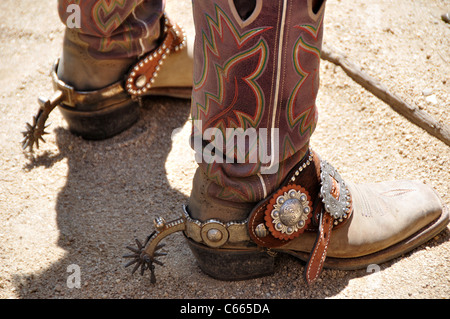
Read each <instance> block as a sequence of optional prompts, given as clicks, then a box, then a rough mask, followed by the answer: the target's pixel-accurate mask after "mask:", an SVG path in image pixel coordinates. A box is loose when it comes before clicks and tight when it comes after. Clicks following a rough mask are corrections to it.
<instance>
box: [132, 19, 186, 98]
mask: <svg viewBox="0 0 450 319" xmlns="http://www.w3.org/2000/svg"><path fill="white" fill-rule="evenodd" d="M185 46H186V35H185V33H184V30H183V29H182V28H180V27H179V26H178V25H177V24H172V23H171V22H170V20H169V19H168V18H167V17H166V18H165V23H164V39H163V41H162V43H161V44H160V45H159V46H158V47H157V48H156V49H155V50H153V51H152V52H150V53H149V54H148V55H147V56H146V57H145V58H143V59H141V60H140V61H139V62H138V63H137V64H136V65H135V66H134V67H133V68H131V71H130V73H129V74H128V77H127V80H126V83H125V85H126V90H127V92H128V93H129V94H130V95H131V96H133V97H139V96H142V95H144V94H146V93H147V91H148V90H149V89H151V88H152V86H153V83H154V82H155V78H156V77H157V76H158V72H159V70H160V68H161V66H162V65H163V64H164V60H165V59H166V58H167V56H168V55H169V54H170V53H172V52H177V51H179V50H181V49H183V48H184V47H185Z"/></svg>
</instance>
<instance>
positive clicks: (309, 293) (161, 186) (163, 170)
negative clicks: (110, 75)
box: [0, 0, 450, 298]
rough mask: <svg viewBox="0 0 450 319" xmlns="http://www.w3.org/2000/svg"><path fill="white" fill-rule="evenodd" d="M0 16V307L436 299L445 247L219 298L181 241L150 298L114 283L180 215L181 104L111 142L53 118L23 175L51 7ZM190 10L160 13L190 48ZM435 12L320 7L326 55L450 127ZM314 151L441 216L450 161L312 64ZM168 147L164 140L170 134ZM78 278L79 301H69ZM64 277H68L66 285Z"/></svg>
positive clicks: (378, 2)
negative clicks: (159, 229)
mask: <svg viewBox="0 0 450 319" xmlns="http://www.w3.org/2000/svg"><path fill="white" fill-rule="evenodd" d="M49 3H50V5H42V3H41V2H40V1H33V0H20V1H17V0H2V1H1V2H0V43H1V44H0V48H1V50H0V110H1V113H0V114H1V115H0V116H1V122H2V125H1V126H0V143H1V148H0V158H1V169H0V225H1V226H0V298H449V297H450V254H449V251H450V243H449V240H448V239H449V237H450V232H449V230H448V229H447V230H446V231H444V232H442V233H441V234H440V235H439V236H436V237H435V238H434V239H433V240H432V241H430V242H428V243H427V244H424V245H422V246H421V247H419V248H418V249H415V250H414V251H413V252H411V253H408V254H407V255H405V256H403V257H402V258H398V259H396V260H393V261H391V262H388V263H385V264H382V265H379V268H377V269H376V270H378V271H375V272H368V271H366V270H359V271H335V270H325V271H324V272H323V273H322V275H321V277H320V279H319V282H318V284H316V285H315V286H314V287H311V288H309V287H307V286H306V285H305V283H304V280H303V277H302V273H303V268H304V265H303V264H302V263H301V262H299V261H297V260H295V259H293V258H292V257H288V256H280V257H279V259H278V260H277V264H276V269H277V271H276V273H275V274H274V275H272V276H269V277H265V278H259V279H253V280H248V281H242V282H221V281H217V280H214V279H211V278H209V277H207V276H206V275H204V274H203V273H202V272H201V271H200V270H199V268H198V267H197V265H196V261H195V259H194V257H193V256H192V254H191V252H190V251H189V249H188V247H187V245H186V244H185V242H184V239H183V237H182V235H181V234H177V235H175V236H172V237H169V238H167V239H166V240H165V242H166V244H167V247H166V251H167V252H168V254H169V255H168V256H167V257H166V266H165V267H164V268H158V269H157V275H158V282H157V283H156V284H155V285H151V284H150V283H149V279H148V277H144V278H142V277H141V276H140V275H134V276H131V275H130V272H129V270H126V269H124V268H123V265H124V260H123V259H122V257H121V256H122V255H123V254H124V253H125V252H126V250H125V246H126V245H129V244H132V243H133V239H134V237H138V238H140V239H143V238H144V237H145V236H146V235H148V234H149V233H150V232H151V230H152V227H153V226H152V225H153V219H154V217H156V216H159V215H163V216H165V217H166V219H167V220H170V219H175V218H177V217H178V216H179V215H180V209H181V205H182V204H184V203H185V202H186V200H187V197H188V196H189V193H190V189H191V179H192V177H193V173H194V171H195V167H196V164H195V162H194V160H193V155H192V152H191V150H190V149H189V147H188V145H187V137H188V134H189V127H188V125H187V119H188V116H189V102H188V101H184V100H176V99H164V98H158V99H152V100H147V101H146V103H145V106H144V108H143V110H142V119H141V120H140V121H139V122H138V123H137V124H136V125H135V126H134V127H133V128H131V129H130V130H128V131H127V132H125V133H123V134H121V135H119V136H117V137H114V138H112V139H110V140H106V141H101V142H89V141H84V140H82V139H80V138H77V137H74V136H73V135H71V134H70V133H69V132H68V131H67V128H66V127H67V126H66V124H65V122H64V121H63V119H62V116H61V114H60V113H59V112H58V111H55V112H54V113H52V114H51V116H50V121H51V122H52V123H53V124H52V126H51V128H50V131H51V133H52V134H51V135H48V136H47V143H46V144H44V145H42V146H41V149H40V150H39V152H37V153H36V157H35V158H34V159H32V158H30V157H26V156H24V154H23V153H22V150H21V147H20V145H19V141H20V140H21V133H20V132H21V131H22V129H23V127H24V123H25V122H26V121H30V120H31V117H32V115H33V114H34V112H35V111H36V109H37V103H36V98H37V95H39V94H42V95H49V94H50V93H51V92H52V86H51V82H50V78H49V70H50V67H51V65H52V63H53V61H54V59H55V58H56V57H58V56H59V55H60V52H61V42H62V33H63V27H62V24H61V23H60V21H59V19H58V16H57V12H56V1H51V2H49ZM190 5H191V4H190V1H188V0H179V1H170V0H169V1H168V12H169V13H170V14H171V16H172V17H173V18H175V19H177V20H178V21H179V22H181V23H182V24H183V25H184V26H185V28H186V29H187V30H188V32H191V34H192V32H193V25H192V16H191V11H190V8H191V7H190ZM449 10H450V1H449V0H416V1H410V0H396V1H392V0H371V1H366V0H354V1H338V0H330V1H329V3H328V7H327V16H326V20H325V24H326V27H325V41H326V42H327V43H328V44H330V45H332V46H334V47H335V48H337V49H339V50H340V51H342V52H344V53H345V54H347V56H348V57H349V59H351V60H352V61H353V62H355V63H357V64H359V65H360V66H361V67H362V68H363V69H364V71H365V72H367V73H368V74H370V75H371V76H373V77H375V78H376V79H378V80H380V81H382V82H383V83H384V84H385V85H386V86H387V87H388V88H389V89H390V90H391V91H393V92H395V93H397V94H398V95H399V96H400V97H402V98H403V99H405V100H406V101H408V102H409V103H413V104H415V105H418V107H420V108H421V109H424V110H426V111H427V112H429V113H430V114H432V115H433V116H434V117H435V118H436V119H438V120H439V121H441V122H442V123H447V124H450V112H449V111H450V109H449V108H450V104H449V103H450V102H449V101H450V92H449V86H450V50H449V47H450V24H446V23H444V22H443V21H442V20H441V19H440V16H441V14H442V13H444V12H447V11H449ZM321 72H322V75H321V76H322V78H321V79H322V81H321V91H320V94H319V98H318V105H319V109H320V120H319V125H318V128H317V130H316V133H315V134H314V136H313V139H312V146H313V148H314V149H315V150H316V151H318V152H319V153H320V154H321V155H322V157H323V158H326V159H328V160H329V161H330V162H332V163H333V164H334V166H335V167H337V168H338V169H339V171H340V172H341V175H343V177H344V178H345V179H347V180H353V181H355V182H366V181H373V180H375V181H382V180H391V179H404V178H407V179H418V180H422V181H424V182H426V183H428V184H430V185H433V186H434V187H435V188H436V190H437V192H438V193H439V194H440V195H441V196H442V197H443V199H444V201H445V202H446V203H447V205H448V204H450V194H449V187H450V184H449V180H450V170H449V162H450V149H449V147H448V146H446V145H445V144H444V143H442V142H440V141H439V140H437V139H435V138H433V137H431V136H430V135H429V134H427V133H426V132H424V131H423V130H421V129H420V128H418V127H416V126H415V125H413V124H411V123H409V122H408V121H406V120H405V119H404V118H403V117H402V116H400V115H398V114H397V113H395V112H394V111H392V110H391V109H390V107H389V106H387V105H386V104H384V103H383V102H380V101H379V100H378V99H377V98H375V97H374V96H372V95H371V94H370V93H368V92H367V91H365V90H364V89H362V88H361V87H360V86H359V85H357V84H355V83H354V82H353V81H352V80H351V79H350V78H348V77H347V76H346V75H345V74H344V73H343V72H342V70H341V69H340V68H338V67H335V66H334V65H332V64H330V63H328V62H323V63H322V65H321ZM177 128H179V130H177V131H176V134H172V133H173V131H174V130H175V129H177ZM71 265H77V266H78V267H79V269H80V273H81V287H80V288H70V287H68V285H67V279H68V277H69V276H70V275H71V274H72V273H71V272H70V269H71V268H70V266H71ZM68 270H69V272H68Z"/></svg>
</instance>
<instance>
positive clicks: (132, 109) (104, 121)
mask: <svg viewBox="0 0 450 319" xmlns="http://www.w3.org/2000/svg"><path fill="white" fill-rule="evenodd" d="M59 110H60V111H61V113H62V115H63V116H64V118H65V120H66V121H67V124H68V126H69V130H70V131H71V132H72V133H73V134H75V135H79V136H81V137H83V138H85V139H87V140H103V139H107V138H110V137H113V136H114V135H117V134H119V133H121V132H123V131H125V130H126V129H128V128H129V127H131V126H132V125H133V124H134V123H135V122H137V120H138V119H139V116H140V108H139V105H138V104H137V103H135V102H132V101H125V102H122V103H119V104H116V105H112V106H111V107H108V108H104V109H100V110H95V109H94V110H92V111H79V110H74V109H73V108H70V107H67V106H64V105H63V104H62V105H60V106H59Z"/></svg>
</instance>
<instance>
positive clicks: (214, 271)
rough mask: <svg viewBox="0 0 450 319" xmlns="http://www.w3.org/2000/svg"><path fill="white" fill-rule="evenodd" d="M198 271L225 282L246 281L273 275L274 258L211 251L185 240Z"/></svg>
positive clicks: (250, 252)
mask: <svg viewBox="0 0 450 319" xmlns="http://www.w3.org/2000/svg"><path fill="white" fill-rule="evenodd" d="M186 240H187V242H188V244H189V248H190V249H191V251H192V253H193V254H194V256H195V258H196V259H197V262H198V265H199V267H200V269H201V270H202V271H203V272H204V273H206V274H207V275H209V276H211V277H213V278H215V279H219V280H225V281H237V280H246V279H252V278H258V277H263V276H268V275H271V274H273V273H274V270H275V257H272V256H269V255H268V254H267V253H265V252H260V251H256V250H241V249H213V248H209V247H207V246H205V245H201V244H198V243H196V242H194V241H193V240H191V239H188V238H186Z"/></svg>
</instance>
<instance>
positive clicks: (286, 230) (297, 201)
mask: <svg viewBox="0 0 450 319" xmlns="http://www.w3.org/2000/svg"><path fill="white" fill-rule="evenodd" d="M310 212H311V208H310V207H309V201H308V197H307V196H306V194H304V193H302V192H300V191H297V190H295V189H291V190H289V191H288V192H285V193H284V194H283V195H281V196H278V198H277V199H276V203H275V205H274V206H273V210H272V212H271V214H270V216H271V217H272V223H273V224H274V227H275V230H277V231H279V232H280V233H282V234H286V235H292V234H293V233H295V232H297V231H299V230H300V229H302V228H303V227H304V226H305V224H306V220H307V219H308V214H309V213H310Z"/></svg>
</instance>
